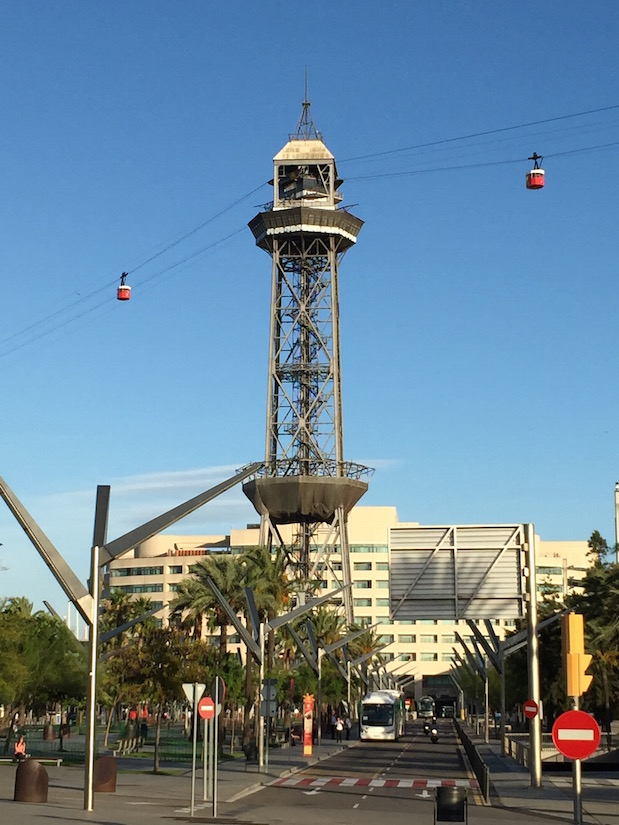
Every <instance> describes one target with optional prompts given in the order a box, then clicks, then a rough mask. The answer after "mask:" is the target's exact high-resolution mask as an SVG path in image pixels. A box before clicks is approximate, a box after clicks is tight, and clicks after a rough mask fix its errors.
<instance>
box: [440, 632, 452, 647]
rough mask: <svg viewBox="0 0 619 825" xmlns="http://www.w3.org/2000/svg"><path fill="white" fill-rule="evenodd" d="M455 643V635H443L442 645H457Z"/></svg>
mask: <svg viewBox="0 0 619 825" xmlns="http://www.w3.org/2000/svg"><path fill="white" fill-rule="evenodd" d="M455 643H456V635H455V633H443V635H442V636H441V644H444V645H455Z"/></svg>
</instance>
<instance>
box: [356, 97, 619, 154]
mask: <svg viewBox="0 0 619 825" xmlns="http://www.w3.org/2000/svg"><path fill="white" fill-rule="evenodd" d="M616 109H619V103H615V104H612V105H611V106H601V107H599V108H597V109H587V110H585V111H583V112H573V113H572V114H568V115H558V116H557V117H549V118H544V119H543V120H533V121H531V122H530V123H519V124H516V125H514V126H502V127H500V128H499V129H487V130H485V131H483V132H471V133H470V134H466V135H459V136H457V137H451V138H442V139H441V140H433V141H430V142H428V143H419V144H416V145H413V146H403V147H401V148H399V149H387V150H385V151H383V152H372V153H370V154H367V155H357V156H355V157H351V158H343V159H342V160H341V161H340V163H350V162H351V161H353V160H367V159H369V158H375V157H381V156H385V155H395V154H398V153H400V152H410V151H411V150H413V149H426V148H428V147H431V146H441V145H443V144H445V143H456V142H457V141H461V140H470V139H471V138H476V137H486V136H489V135H498V134H501V133H502V132H512V131H516V130H517V129H528V128H530V127H531V126H542V125H543V124H544V123H556V122H557V121H561V120H569V119H571V118H576V117H585V116H586V115H594V114H599V113H600V112H610V111H614V110H616Z"/></svg>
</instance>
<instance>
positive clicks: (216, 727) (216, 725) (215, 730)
mask: <svg viewBox="0 0 619 825" xmlns="http://www.w3.org/2000/svg"><path fill="white" fill-rule="evenodd" d="M218 708H219V676H217V677H216V678H215V716H213V733H214V735H213V739H214V740H215V747H214V753H213V818H214V817H216V816H217V756H218V750H219V713H218Z"/></svg>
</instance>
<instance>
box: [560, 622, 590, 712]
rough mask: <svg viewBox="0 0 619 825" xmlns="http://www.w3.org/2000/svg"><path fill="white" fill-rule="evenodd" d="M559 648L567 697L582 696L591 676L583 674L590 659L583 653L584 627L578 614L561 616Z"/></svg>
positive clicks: (587, 654)
mask: <svg viewBox="0 0 619 825" xmlns="http://www.w3.org/2000/svg"><path fill="white" fill-rule="evenodd" d="M561 647H562V648H563V669H564V671H565V679H566V682H567V695H568V696H576V697H577V696H582V694H583V693H584V692H585V691H586V690H587V689H588V688H589V685H590V684H591V681H592V679H593V676H590V675H589V674H588V673H586V672H585V671H586V670H587V668H588V667H589V665H590V664H591V658H592V657H591V655H590V654H589V653H585V625H584V621H583V617H582V615H581V614H580V613H567V614H565V615H564V616H561Z"/></svg>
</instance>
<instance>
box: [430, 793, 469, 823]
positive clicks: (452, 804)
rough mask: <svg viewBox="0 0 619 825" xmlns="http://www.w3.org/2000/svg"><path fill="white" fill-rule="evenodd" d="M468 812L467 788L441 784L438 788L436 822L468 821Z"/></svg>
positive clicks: (435, 810) (435, 804)
mask: <svg viewBox="0 0 619 825" xmlns="http://www.w3.org/2000/svg"><path fill="white" fill-rule="evenodd" d="M467 813H468V811H467V798H466V788H457V787H455V786H441V787H440V788H437V789H436V797H435V801H434V821H435V822H466V821H467Z"/></svg>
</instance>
